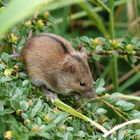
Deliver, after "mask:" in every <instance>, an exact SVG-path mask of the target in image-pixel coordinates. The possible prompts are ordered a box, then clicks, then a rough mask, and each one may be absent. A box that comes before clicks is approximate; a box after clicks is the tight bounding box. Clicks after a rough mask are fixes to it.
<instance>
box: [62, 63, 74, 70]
mask: <svg viewBox="0 0 140 140" xmlns="http://www.w3.org/2000/svg"><path fill="white" fill-rule="evenodd" d="M63 71H65V72H70V73H75V66H74V64H72V63H70V62H65V63H64V64H63Z"/></svg>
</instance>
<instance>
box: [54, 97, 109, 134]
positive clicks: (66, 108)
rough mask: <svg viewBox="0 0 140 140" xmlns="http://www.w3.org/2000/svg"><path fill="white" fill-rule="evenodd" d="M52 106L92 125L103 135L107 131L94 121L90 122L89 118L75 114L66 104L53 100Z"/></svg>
mask: <svg viewBox="0 0 140 140" xmlns="http://www.w3.org/2000/svg"><path fill="white" fill-rule="evenodd" d="M53 103H54V105H55V106H57V107H58V108H60V109H62V110H64V111H66V112H68V113H70V114H71V115H73V116H75V117H78V118H80V119H82V120H84V121H86V122H90V123H91V124H92V125H94V126H96V127H97V128H98V129H100V130H101V131H102V132H103V133H107V130H106V129H105V128H104V127H103V126H102V125H100V124H98V123H97V122H95V121H92V120H91V119H90V118H88V117H86V116H84V115H83V114H81V113H79V112H77V111H76V110H75V109H73V108H72V107H70V106H68V105H67V104H65V103H63V102H62V101H60V100H59V99H55V100H54V101H53Z"/></svg>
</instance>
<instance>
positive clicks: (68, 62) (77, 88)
mask: <svg viewBox="0 0 140 140" xmlns="http://www.w3.org/2000/svg"><path fill="white" fill-rule="evenodd" d="M59 74H60V73H59ZM60 79H61V80H60ZM59 85H61V86H62V87H63V88H61V89H63V91H61V92H63V93H64V94H66V95H70V94H71V93H75V94H76V93H77V95H79V96H80V97H81V96H82V97H84V96H85V97H88V98H91V97H92V94H93V93H92V92H93V79H92V75H91V72H90V69H89V66H88V62H87V53H86V50H85V49H82V50H81V52H74V53H72V54H67V55H66V56H65V58H64V61H63V64H62V70H61V74H60V75H59Z"/></svg>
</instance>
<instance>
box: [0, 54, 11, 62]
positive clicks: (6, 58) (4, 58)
mask: <svg viewBox="0 0 140 140" xmlns="http://www.w3.org/2000/svg"><path fill="white" fill-rule="evenodd" d="M1 58H2V60H3V61H4V62H5V63H8V62H9V61H10V56H9V55H8V54H7V53H5V52H4V53H3V54H2V56H1Z"/></svg>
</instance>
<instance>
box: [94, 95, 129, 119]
mask: <svg viewBox="0 0 140 140" xmlns="http://www.w3.org/2000/svg"><path fill="white" fill-rule="evenodd" d="M96 98H97V99H98V100H100V101H101V102H103V103H104V104H105V105H106V106H108V107H109V108H111V109H112V110H113V111H114V112H115V113H116V114H117V115H118V116H119V117H120V118H122V119H123V120H125V121H127V119H126V118H125V117H124V116H123V115H122V114H124V115H125V116H127V117H128V115H127V114H126V113H124V112H122V111H121V110H119V109H118V108H116V107H115V106H113V105H111V104H110V103H108V102H106V101H105V100H103V99H101V98H99V97H97V96H96ZM121 113H122V114H121Z"/></svg>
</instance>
